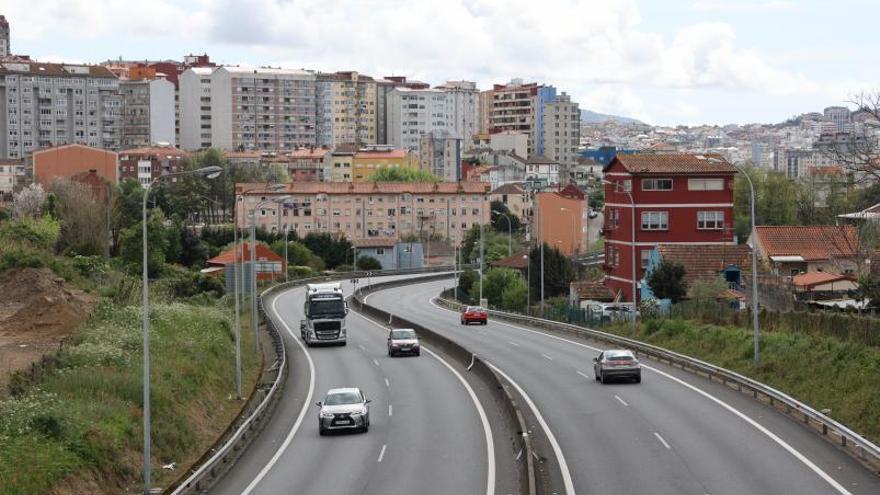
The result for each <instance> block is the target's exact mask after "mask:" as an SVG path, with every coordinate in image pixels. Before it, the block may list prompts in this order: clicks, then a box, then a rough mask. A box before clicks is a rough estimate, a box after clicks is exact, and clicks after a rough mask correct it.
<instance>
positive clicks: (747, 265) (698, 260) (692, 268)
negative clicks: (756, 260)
mask: <svg viewBox="0 0 880 495" xmlns="http://www.w3.org/2000/svg"><path fill="white" fill-rule="evenodd" d="M658 249H659V251H660V257H661V258H662V259H663V261H674V262H676V263H681V265H682V266H684V270H685V276H684V278H685V282H687V284H688V286H689V287H692V286H693V283H694V282H696V281H699V280H711V279H713V278H715V277H717V276H718V274H719V272H720V271H721V270H723V269H725V268H727V267H728V266H730V265H735V266H737V267H739V269H740V271H741V272H750V270H751V269H752V256H751V252H752V251H751V249H750V248H749V246H747V245H745V244H736V245H704V246H699V247H695V246H694V245H693V244H661V245H660V246H658Z"/></svg>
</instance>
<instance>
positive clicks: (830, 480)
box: [429, 298, 852, 495]
mask: <svg viewBox="0 0 880 495" xmlns="http://www.w3.org/2000/svg"><path fill="white" fill-rule="evenodd" d="M429 302H430V303H431V305H432V306H434V307H435V308H438V309H442V310H445V311H450V312H453V313H455V311H452V310H451V309H446V308H444V307H442V306H439V305H437V304H436V303H435V302H434V299H433V298H432V299H431V300H430V301H429ZM494 322H495V323H497V324H499V325H504V326H507V327H510V328H515V329H517V330H521V331H523V332H529V333H534V334H538V335H543V336H544V337H547V338H550V339H555V340H559V341H562V342H567V343H569V344H574V345H576V346H580V347H583V348H586V349H590V350H592V351H595V352H602V349H599V348H598V347H593V346H591V345H587V344H582V343H580V342H575V341H573V340H569V339H566V338H563V337H557V336H556V335H550V334H547V333H544V332H539V331H537V330H529V329H528V328H524V327H521V326H518V325H511V324H510V323H503V322H500V321H498V320H494ZM642 367H643V368H645V369H649V370H651V371H653V372H654V373H657V374H659V375H660V376H662V377H664V378H668V379H670V380H672V381H674V382H675V383H678V384H679V385H681V386H683V387H685V388H687V389H689V390H691V391H693V392H696V393H698V394H700V395H702V396H703V397H705V398H706V399H709V400H710V401H712V402H714V403H716V404H718V405H719V406H721V407H722V408H724V409H726V410H727V411H728V412H730V413H732V414H733V415H735V416H737V417H738V418H740V419H742V420H743V421H745V422H746V423H748V424H749V425H751V426H753V427H754V428H755V429H757V430H758V431H759V432H761V433H763V434H764V435H765V436H767V437H768V438H770V439H771V440H773V441H774V442H775V443H776V444H777V445H779V446H780V447H782V448H783V449H785V450H786V451H787V452H788V453H789V454H791V455H792V456H793V457H794V458H795V459H797V460H799V461H801V463H803V464H804V465H805V466H807V467H808V468H809V469H810V470H811V471H813V472H814V473H815V474H816V475H817V476H819V477H820V478H822V479H823V480H825V482H826V483H828V484H829V485H831V486H832V487H833V488H834V489H835V490H837V492H838V493H840V494H841V495H852V493H851V492H850V491H849V490H847V489H846V488H845V487H844V486H843V485H841V484H840V483H838V482H837V480H835V479H834V478H832V477H831V476H830V475H829V474H828V473H826V472H825V471H823V470H822V468H820V467H819V466H817V465H816V464H815V463H813V461H811V460H809V459H808V458H807V456H805V455H804V454H802V453H801V452H800V451H798V450H796V449H795V448H794V447H792V446H791V445H789V444H788V442H786V441H785V440H783V439H782V438H780V437H779V436H777V435H776V434H775V433H773V432H772V431H770V430H768V429H767V428H765V427H764V426H763V425H762V424H760V423H758V422H757V421H755V420H753V419H752V418H750V417H748V416H746V414H745V413H743V412H741V411H740V410H739V409H736V408H735V407H733V406H731V405H730V404H728V403H727V402H724V401H723V400H721V399H719V398H718V397H715V396H714V395H712V394H710V393H709V392H705V391H703V390H700V389H699V388H697V387H695V386H693V385H691V384H690V383H688V382H686V381H684V380H682V379H680V378H676V377H674V376H672V375H670V374H669V373H666V372H665V371H662V370H660V369H657V368H655V367H653V366H649V365H647V364H644V363H643V364H642Z"/></svg>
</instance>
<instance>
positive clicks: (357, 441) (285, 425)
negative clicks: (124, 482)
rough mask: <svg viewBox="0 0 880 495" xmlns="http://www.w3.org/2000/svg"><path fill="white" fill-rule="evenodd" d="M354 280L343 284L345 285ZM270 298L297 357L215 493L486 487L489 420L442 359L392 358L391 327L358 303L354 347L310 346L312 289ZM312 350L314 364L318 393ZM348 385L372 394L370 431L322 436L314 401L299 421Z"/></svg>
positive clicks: (466, 490) (467, 490)
mask: <svg viewBox="0 0 880 495" xmlns="http://www.w3.org/2000/svg"><path fill="white" fill-rule="evenodd" d="M377 279H379V278H377ZM379 280H382V279H379ZM351 289H352V287H351V285H350V284H348V283H346V284H344V290H345V292H346V294H348V293H350V292H351ZM266 303H267V307H270V308H271V307H274V308H275V309H276V310H277V315H278V316H279V317H280V318H281V319H282V320H283V321H284V323H286V326H287V327H289V329H290V332H289V333H288V332H285V333H286V335H284V338H285V341H286V344H287V348H288V355H289V358H290V362H291V364H292V366H291V369H290V376H289V381H288V385H287V388H286V390H285V394H284V395H283V396H282V399H281V402H280V403H279V404H278V406H277V408H276V410H275V412H274V414H273V417H272V418H271V419H270V420H269V423H268V425H267V426H266V428H265V429H264V430H263V432H262V433H261V434H260V436H259V437H258V438H257V439H255V440H254V443H253V444H252V445H251V446H250V447H249V448H248V450H247V451H246V452H245V453H244V455H243V456H242V458H241V459H239V461H238V462H237V463H236V465H235V466H234V467H233V468H232V469H231V470H230V472H229V473H227V475H226V476H225V477H224V478H223V479H222V480H221V481H220V482H219V483H218V484H217V485H216V486H215V487H214V488H213V489H212V490H211V493H213V494H219V495H227V494H229V495H232V494H235V495H239V494H254V495H257V494H266V495H269V494H278V493H297V494H298V495H299V494H301V495H309V494H315V495H318V494H320V495H326V494H340V495H344V494H377V495H378V494H397V493H414V492H413V490H414V489H416V491H417V492H418V493H423V494H437V495H441V494H457V493H461V494H484V493H487V485H488V482H489V466H488V463H487V445H486V441H485V440H484V438H485V435H484V429H483V424H482V422H481V420H480V416H479V415H478V412H477V409H476V408H475V406H474V403H473V402H472V399H471V396H470V395H469V393H468V391H467V389H466V388H465V387H464V386H463V385H462V383H461V382H460V381H459V380H458V378H457V377H456V376H455V374H454V373H453V372H452V371H451V370H450V369H449V368H447V367H446V366H445V365H444V364H443V363H442V362H441V361H440V360H439V359H438V358H436V357H433V356H431V355H430V354H429V353H423V354H422V356H420V357H416V358H389V357H387V355H386V348H385V339H386V337H387V333H386V331H385V330H384V329H382V328H381V327H379V326H378V325H376V324H375V323H373V322H370V321H368V320H366V319H365V318H363V317H361V316H360V315H358V314H356V313H354V312H352V313H350V314H349V316H348V318H347V327H348V332H349V336H348V345H347V346H344V347H314V348H309V349H308V350H307V351H304V349H303V347H302V346H301V345H300V343H299V335H298V333H299V320H300V319H301V314H302V304H303V289H293V290H290V291H286V292H283V293H280V294H279V295H277V296H276V297H275V298H272V299H269V300H267V301H266ZM305 352H307V353H308V354H309V356H310V357H311V361H312V363H313V366H314V370H315V374H314V393H313V396H312V397H307V395H308V394H307V392H308V390H309V382H310V376H309V366H308V358H307V357H306V354H305ZM343 386H358V387H361V389H363V390H364V392H365V393H366V394H367V397H368V398H370V399H372V401H373V402H372V403H371V404H370V406H371V409H370V416H371V426H370V431H369V432H368V433H366V434H338V435H337V434H334V435H329V436H326V437H321V436H319V435H318V429H317V416H316V411H317V408H316V407H314V406H313V405H311V407H308V406H307V407H306V411H305V414H304V416H303V420H302V422H301V424H299V425H297V421H296V420H297V418H298V417H299V416H300V413H301V411H302V409H303V404H304V401H305V400H307V399H308V400H309V402H310V404H313V403H314V402H316V401H318V400H321V399H322V397H323V394H324V393H325V392H326V391H327V390H328V389H330V388H334V387H343ZM297 426H298V429H297V430H295V433H294V434H292V435H291V431H294V429H295V428H296V427H297ZM450 432H455V434H450ZM288 437H289V441H287V442H285V440H286V439H288ZM492 467H493V469H494V465H493V466H492ZM492 488H494V486H493V487H492Z"/></svg>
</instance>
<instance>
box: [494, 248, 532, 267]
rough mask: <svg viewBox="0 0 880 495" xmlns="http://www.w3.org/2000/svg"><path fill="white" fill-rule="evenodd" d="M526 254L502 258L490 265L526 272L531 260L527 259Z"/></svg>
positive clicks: (522, 252)
mask: <svg viewBox="0 0 880 495" xmlns="http://www.w3.org/2000/svg"><path fill="white" fill-rule="evenodd" d="M525 256H526V252H525V251H520V252H518V253H514V254H513V255H511V256H508V257H507V258H501V259H500V260H498V261H493V262H492V263H489V264H490V265H492V266H497V267H502V268H514V269H516V270H525V269H526V268H528V267H529V260H528V258H526V257H525Z"/></svg>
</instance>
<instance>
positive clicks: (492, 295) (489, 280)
mask: <svg viewBox="0 0 880 495" xmlns="http://www.w3.org/2000/svg"><path fill="white" fill-rule="evenodd" d="M521 278H522V277H521V276H520V274H519V273H518V272H517V271H516V270H511V269H510V268H492V269H490V270H488V271H486V274H485V275H484V277H483V297H484V298H485V299H487V300H488V301H489V304H491V305H494V306H500V305H501V304H502V294H503V293H504V290H505V289H507V288H508V287H512V286H513V285H514V284H516V283H517V281H518V280H519V279H521ZM470 295H471V299H474V300H478V299H479V298H480V285H479V283H476V284H474V285H473V286H471V288H470Z"/></svg>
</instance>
